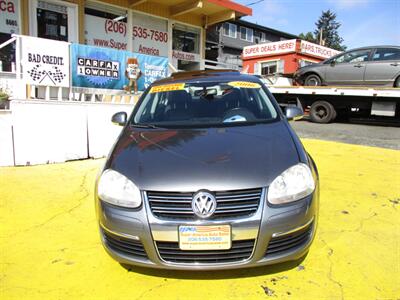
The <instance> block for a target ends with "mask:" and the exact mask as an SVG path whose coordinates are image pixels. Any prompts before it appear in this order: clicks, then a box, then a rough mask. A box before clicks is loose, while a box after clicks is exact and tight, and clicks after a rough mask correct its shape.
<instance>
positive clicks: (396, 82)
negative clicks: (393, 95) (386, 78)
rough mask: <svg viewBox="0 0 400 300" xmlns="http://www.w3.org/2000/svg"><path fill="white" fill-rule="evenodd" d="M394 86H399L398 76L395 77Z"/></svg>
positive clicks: (399, 78) (399, 79)
mask: <svg viewBox="0 0 400 300" xmlns="http://www.w3.org/2000/svg"><path fill="white" fill-rule="evenodd" d="M394 87H395V88H400V76H399V77H397V78H396V80H395V82H394Z"/></svg>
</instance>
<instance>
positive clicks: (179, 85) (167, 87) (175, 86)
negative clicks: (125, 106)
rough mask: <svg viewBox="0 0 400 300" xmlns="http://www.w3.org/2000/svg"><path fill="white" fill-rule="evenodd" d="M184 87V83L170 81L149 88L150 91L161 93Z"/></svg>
mask: <svg viewBox="0 0 400 300" xmlns="http://www.w3.org/2000/svg"><path fill="white" fill-rule="evenodd" d="M184 88H185V83H171V84H164V85H157V86H153V87H152V88H151V89H150V93H162V92H172V91H179V90H183V89H184Z"/></svg>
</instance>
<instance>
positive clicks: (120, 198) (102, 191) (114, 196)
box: [97, 169, 142, 208]
mask: <svg viewBox="0 0 400 300" xmlns="http://www.w3.org/2000/svg"><path fill="white" fill-rule="evenodd" d="M97 193H98V196H99V198H100V199H101V200H103V201H105V202H108V203H111V204H114V205H118V206H123V207H130V208H136V207H139V206H140V205H141V204H142V197H141V195H140V190H139V189H138V187H137V186H136V185H135V184H134V183H133V182H132V181H130V180H129V179H128V178H126V177H125V176H124V175H122V174H120V173H118V172H117V171H114V170H111V169H107V170H105V171H104V172H103V174H101V176H100V179H99V181H98V185H97Z"/></svg>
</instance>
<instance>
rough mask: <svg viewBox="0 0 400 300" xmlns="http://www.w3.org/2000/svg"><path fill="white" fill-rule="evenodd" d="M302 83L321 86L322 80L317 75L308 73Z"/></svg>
mask: <svg viewBox="0 0 400 300" xmlns="http://www.w3.org/2000/svg"><path fill="white" fill-rule="evenodd" d="M304 85H305V86H321V85H322V80H321V78H320V77H319V76H318V75H316V74H311V75H308V76H307V77H306V79H305V80H304Z"/></svg>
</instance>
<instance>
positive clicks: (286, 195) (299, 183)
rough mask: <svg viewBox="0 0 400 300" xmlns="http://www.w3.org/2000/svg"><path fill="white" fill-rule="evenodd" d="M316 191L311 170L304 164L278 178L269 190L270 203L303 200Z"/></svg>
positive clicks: (293, 167)
mask: <svg viewBox="0 0 400 300" xmlns="http://www.w3.org/2000/svg"><path fill="white" fill-rule="evenodd" d="M314 189H315V182H314V178H313V175H312V173H311V170H310V168H309V167H308V166H307V165H306V164H303V163H299V164H297V165H294V166H292V167H290V168H289V169H287V170H286V171H284V172H283V173H282V174H281V175H279V176H278V177H276V178H275V179H274V181H272V183H271V184H270V186H269V188H268V202H269V203H271V204H284V203H288V202H293V201H296V200H299V199H302V198H304V197H306V196H308V195H310V194H311V193H312V192H313V191H314Z"/></svg>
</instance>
